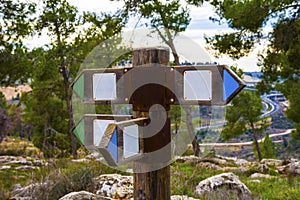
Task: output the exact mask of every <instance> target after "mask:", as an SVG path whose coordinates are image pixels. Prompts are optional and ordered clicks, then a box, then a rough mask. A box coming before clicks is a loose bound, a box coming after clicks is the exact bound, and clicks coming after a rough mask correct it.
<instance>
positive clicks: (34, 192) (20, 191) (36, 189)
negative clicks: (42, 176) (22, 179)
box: [11, 183, 48, 199]
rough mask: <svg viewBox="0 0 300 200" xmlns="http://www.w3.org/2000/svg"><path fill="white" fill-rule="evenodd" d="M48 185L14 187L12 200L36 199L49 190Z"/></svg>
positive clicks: (37, 184)
mask: <svg viewBox="0 0 300 200" xmlns="http://www.w3.org/2000/svg"><path fill="white" fill-rule="evenodd" d="M47 187H48V184H47V183H34V184H30V185H28V186H25V187H21V185H20V184H16V185H14V189H13V191H12V195H11V196H12V199H23V198H25V199H36V198H37V197H39V196H41V195H42V194H43V192H44V191H45V190H46V189H47Z"/></svg>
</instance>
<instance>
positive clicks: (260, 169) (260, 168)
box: [256, 164, 269, 173]
mask: <svg viewBox="0 0 300 200" xmlns="http://www.w3.org/2000/svg"><path fill="white" fill-rule="evenodd" d="M256 169H257V171H258V172H261V173H264V172H267V171H269V166H268V165H266V164H260V165H258V166H257V168H256Z"/></svg>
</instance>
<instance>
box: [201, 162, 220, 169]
mask: <svg viewBox="0 0 300 200" xmlns="http://www.w3.org/2000/svg"><path fill="white" fill-rule="evenodd" d="M197 167H198V168H205V169H209V170H221V169H222V168H221V167H220V166H218V165H216V164H214V163H209V162H200V163H198V164H197Z"/></svg>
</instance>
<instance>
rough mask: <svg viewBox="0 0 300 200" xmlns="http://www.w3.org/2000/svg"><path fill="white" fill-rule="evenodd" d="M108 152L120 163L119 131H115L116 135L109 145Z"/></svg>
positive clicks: (114, 134)
mask: <svg viewBox="0 0 300 200" xmlns="http://www.w3.org/2000/svg"><path fill="white" fill-rule="evenodd" d="M107 150H108V151H109V153H110V154H111V156H112V157H113V159H114V160H115V161H118V132H117V129H115V130H114V133H113V135H112V137H111V139H110V141H109V143H108V147H107Z"/></svg>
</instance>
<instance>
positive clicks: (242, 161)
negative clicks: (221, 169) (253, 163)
mask: <svg viewBox="0 0 300 200" xmlns="http://www.w3.org/2000/svg"><path fill="white" fill-rule="evenodd" d="M234 163H235V164H236V165H239V166H248V165H249V164H250V162H248V161H247V160H245V159H236V160H235V161H234Z"/></svg>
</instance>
